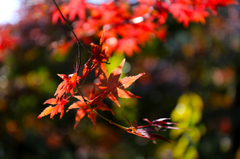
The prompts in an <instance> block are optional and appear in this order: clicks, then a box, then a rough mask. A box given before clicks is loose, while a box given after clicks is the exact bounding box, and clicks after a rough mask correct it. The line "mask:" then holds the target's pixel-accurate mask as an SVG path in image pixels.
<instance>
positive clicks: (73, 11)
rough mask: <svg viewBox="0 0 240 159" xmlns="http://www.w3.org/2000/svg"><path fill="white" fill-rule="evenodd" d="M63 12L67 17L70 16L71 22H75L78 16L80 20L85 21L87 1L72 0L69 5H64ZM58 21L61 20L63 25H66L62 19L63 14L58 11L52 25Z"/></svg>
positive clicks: (54, 15) (53, 17)
mask: <svg viewBox="0 0 240 159" xmlns="http://www.w3.org/2000/svg"><path fill="white" fill-rule="evenodd" d="M60 8H61V12H62V14H63V15H64V17H66V16H67V15H69V20H70V21H74V20H75V18H76V16H78V17H79V19H81V20H84V19H85V18H86V4H85V0H72V1H70V3H69V4H67V5H62V6H61V7H60ZM58 19H61V21H62V23H63V24H64V23H65V22H64V20H63V19H62V17H61V14H60V13H59V11H58V10H56V11H54V13H53V16H52V23H53V24H55V23H56V22H57V21H58Z"/></svg>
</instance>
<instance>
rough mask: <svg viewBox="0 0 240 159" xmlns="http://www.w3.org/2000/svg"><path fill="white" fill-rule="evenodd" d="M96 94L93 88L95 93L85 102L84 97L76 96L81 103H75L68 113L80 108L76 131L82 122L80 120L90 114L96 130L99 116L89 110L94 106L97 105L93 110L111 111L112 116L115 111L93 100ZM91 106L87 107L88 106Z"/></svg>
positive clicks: (76, 119) (76, 120)
mask: <svg viewBox="0 0 240 159" xmlns="http://www.w3.org/2000/svg"><path fill="white" fill-rule="evenodd" d="M94 93H95V89H94V88H93V91H92V92H91V94H90V96H89V99H88V98H87V97H84V98H85V100H84V99H83V98H82V96H75V97H76V98H77V99H78V100H79V101H78V102H75V103H73V104H72V105H71V106H70V107H69V108H68V110H67V111H69V110H70V109H74V108H78V111H77V114H76V117H75V125H74V129H76V127H77V125H78V123H79V122H80V120H81V119H82V118H83V117H84V116H85V114H86V113H87V114H88V118H89V119H90V120H91V121H92V123H93V125H94V129H95V130H96V118H97V115H96V113H94V112H92V110H91V109H90V108H89V106H90V107H92V106H93V105H97V106H96V107H95V108H92V109H93V110H95V111H96V110H97V109H99V110H102V111H110V112H111V113H112V114H114V113H113V111H112V110H111V109H110V108H109V107H108V106H107V105H106V104H104V103H103V102H102V101H96V100H92V98H93V97H94ZM86 102H87V104H88V105H89V106H88V105H87V104H86Z"/></svg>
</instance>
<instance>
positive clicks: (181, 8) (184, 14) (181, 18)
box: [169, 3, 191, 27]
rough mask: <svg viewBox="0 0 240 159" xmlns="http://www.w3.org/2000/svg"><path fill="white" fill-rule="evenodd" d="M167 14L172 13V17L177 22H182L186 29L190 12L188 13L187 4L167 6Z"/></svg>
mask: <svg viewBox="0 0 240 159" xmlns="http://www.w3.org/2000/svg"><path fill="white" fill-rule="evenodd" d="M169 12H170V13H172V15H173V17H174V18H176V19H177V21H178V22H182V23H183V25H184V26H185V27H188V24H189V20H190V19H189V16H190V15H191V12H190V11H189V8H188V4H183V3H174V4H171V5H170V6H169Z"/></svg>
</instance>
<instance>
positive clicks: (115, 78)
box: [93, 59, 144, 107]
mask: <svg viewBox="0 0 240 159" xmlns="http://www.w3.org/2000/svg"><path fill="white" fill-rule="evenodd" d="M124 63H125V59H123V61H122V62H121V64H120V65H119V66H118V67H117V68H115V69H114V70H113V72H112V73H111V74H110V76H109V77H108V78H107V74H106V73H105V72H101V74H100V75H99V79H100V82H101V83H100V84H96V83H93V84H94V85H95V86H96V87H97V88H98V89H100V90H101V91H102V92H101V93H102V95H101V99H103V98H105V97H106V96H108V97H109V98H110V99H111V100H112V101H113V102H115V103H116V104H117V105H118V106H119V107H120V104H119V102H118V100H117V97H121V98H140V97H139V96H135V95H134V94H132V93H131V92H129V91H127V90H124V89H126V88H128V87H129V86H130V85H131V84H132V83H133V82H135V81H136V80H137V79H138V78H139V77H141V76H142V75H144V73H140V74H138V75H136V76H129V77H124V78H122V79H120V80H119V78H120V76H121V74H122V68H123V65H124ZM96 100H99V99H96Z"/></svg>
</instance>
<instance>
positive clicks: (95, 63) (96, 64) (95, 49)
mask: <svg viewBox="0 0 240 159" xmlns="http://www.w3.org/2000/svg"><path fill="white" fill-rule="evenodd" d="M104 32H105V31H104V30H103V33H102V36H101V38H100V44H99V45H95V44H93V43H91V44H90V45H91V46H92V56H91V57H90V58H89V60H88V61H87V62H86V64H85V66H86V67H87V64H88V63H90V62H92V66H91V67H90V69H89V72H90V71H92V70H93V69H94V68H97V69H96V76H97V74H98V72H99V69H101V70H102V71H105V70H106V68H105V66H104V64H103V63H107V62H108V58H109V56H108V55H107V54H106V50H105V49H104V48H103V47H102V45H103V41H104Z"/></svg>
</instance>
